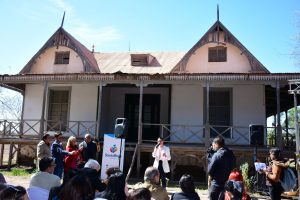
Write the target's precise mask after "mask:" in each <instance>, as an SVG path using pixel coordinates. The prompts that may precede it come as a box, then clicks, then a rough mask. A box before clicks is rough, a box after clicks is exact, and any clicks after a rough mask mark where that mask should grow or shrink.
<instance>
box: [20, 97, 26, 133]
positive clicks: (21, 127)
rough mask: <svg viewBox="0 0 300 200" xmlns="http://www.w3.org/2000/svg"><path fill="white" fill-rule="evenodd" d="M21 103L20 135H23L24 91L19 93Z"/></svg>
mask: <svg viewBox="0 0 300 200" xmlns="http://www.w3.org/2000/svg"><path fill="white" fill-rule="evenodd" d="M21 95H22V98H23V101H22V113H21V121H20V135H23V130H24V127H23V126H24V106H25V91H23V92H21Z"/></svg>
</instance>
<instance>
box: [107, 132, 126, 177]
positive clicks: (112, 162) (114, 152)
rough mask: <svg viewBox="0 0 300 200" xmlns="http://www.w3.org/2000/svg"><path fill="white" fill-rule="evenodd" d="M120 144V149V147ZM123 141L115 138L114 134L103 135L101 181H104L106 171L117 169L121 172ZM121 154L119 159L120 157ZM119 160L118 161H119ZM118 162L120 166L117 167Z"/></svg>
mask: <svg viewBox="0 0 300 200" xmlns="http://www.w3.org/2000/svg"><path fill="white" fill-rule="evenodd" d="M121 143H122V147H121ZM124 149H125V139H121V138H115V135H114V134H104V141H103V155H102V165H101V179H102V180H103V179H106V178H107V177H106V174H105V172H106V170H107V169H108V168H111V167H118V168H120V169H121V171H123V165H124ZM120 150H121V151H120ZM120 152H121V158H120V157H119V156H120ZM119 160H120V161H119ZM119 162H120V166H119Z"/></svg>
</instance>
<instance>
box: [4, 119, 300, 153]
mask: <svg viewBox="0 0 300 200" xmlns="http://www.w3.org/2000/svg"><path fill="white" fill-rule="evenodd" d="M40 125H41V121H40V120H33V119H27V120H0V137H1V138H28V139H34V138H36V139H38V138H41V136H42V135H43V134H45V133H51V134H54V132H57V131H59V132H62V133H63V134H64V136H66V137H68V136H71V135H73V136H75V137H77V138H83V137H84V135H85V134H86V133H90V134H91V135H92V136H96V134H97V129H98V124H97V122H96V121H51V120H44V127H45V128H44V130H43V131H42V133H41V132H40ZM142 126H143V127H149V126H155V127H156V128H155V129H156V130H159V135H160V136H161V137H163V138H165V140H167V141H169V142H170V143H174V144H176V143H179V144H186V143H197V144H201V145H203V144H205V126H204V125H184V124H150V123H142ZM208 128H209V132H210V139H209V140H210V142H211V141H212V139H213V138H214V137H216V136H218V135H219V136H222V137H224V138H225V140H226V143H227V144H228V145H246V146H249V145H250V144H251V136H250V133H249V126H220V125H209V126H208ZM276 135H277V134H276V127H264V137H263V138H264V145H266V146H277V144H276ZM141 136H142V137H141V138H142V141H141V142H142V143H143V142H149V140H146V139H145V138H146V137H145V135H143V133H141ZM155 140H156V139H155ZM155 140H150V141H151V142H155ZM282 141H283V146H284V148H287V149H291V150H292V149H294V148H295V144H296V140H295V130H294V129H293V128H289V129H288V132H287V130H286V129H282Z"/></svg>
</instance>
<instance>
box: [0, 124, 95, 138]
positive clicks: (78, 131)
mask: <svg viewBox="0 0 300 200" xmlns="http://www.w3.org/2000/svg"><path fill="white" fill-rule="evenodd" d="M40 125H41V120H0V137H1V138H30V139H34V138H41V136H42V135H43V134H45V133H55V132H62V133H63V135H64V136H71V135H72V136H75V137H77V138H83V137H84V135H85V134H86V133H89V134H91V135H92V136H96V133H97V128H98V125H97V122H96V121H53V120H44V127H45V129H44V130H43V132H42V133H40Z"/></svg>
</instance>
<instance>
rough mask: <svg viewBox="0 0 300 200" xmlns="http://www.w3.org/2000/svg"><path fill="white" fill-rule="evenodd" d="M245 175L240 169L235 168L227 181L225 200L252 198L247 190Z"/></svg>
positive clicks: (246, 199) (247, 199) (248, 199)
mask: <svg viewBox="0 0 300 200" xmlns="http://www.w3.org/2000/svg"><path fill="white" fill-rule="evenodd" d="M243 181H244V180H243V175H242V173H241V171H240V170H238V169H233V170H232V171H231V173H230V175H229V178H228V181H227V182H226V183H225V187H224V188H225V194H224V200H250V197H249V195H248V194H247V193H246V192H245V188H244V182H243Z"/></svg>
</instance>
